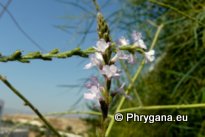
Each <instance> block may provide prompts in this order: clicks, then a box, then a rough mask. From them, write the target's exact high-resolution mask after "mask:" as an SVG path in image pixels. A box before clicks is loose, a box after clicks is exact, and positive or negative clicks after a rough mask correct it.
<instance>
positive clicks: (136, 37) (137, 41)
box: [132, 31, 147, 49]
mask: <svg viewBox="0 0 205 137" xmlns="http://www.w3.org/2000/svg"><path fill="white" fill-rule="evenodd" d="M132 39H133V41H134V45H135V46H136V47H139V48H142V49H147V46H146V45H145V43H144V41H143V40H142V34H141V33H139V32H136V31H133V33H132Z"/></svg>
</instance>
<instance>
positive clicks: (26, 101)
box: [0, 75, 61, 137]
mask: <svg viewBox="0 0 205 137" xmlns="http://www.w3.org/2000/svg"><path fill="white" fill-rule="evenodd" d="M0 80H1V81H2V82H3V83H4V84H5V85H6V86H7V87H8V88H9V89H10V90H11V91H12V92H13V93H14V94H16V95H17V96H18V97H19V98H20V99H21V100H22V101H23V102H24V104H25V105H26V106H28V107H30V108H31V109H32V110H33V112H34V113H35V114H36V115H37V116H38V117H39V118H40V119H41V120H42V121H43V122H44V124H45V125H46V126H47V127H48V128H49V129H50V130H51V131H52V132H53V133H54V134H55V135H56V136H57V137H61V135H60V134H59V133H58V131H57V130H56V129H55V128H54V127H53V126H52V125H51V124H50V123H49V122H48V121H47V120H46V119H45V118H44V116H43V115H42V114H41V113H40V112H39V111H38V109H37V108H35V107H34V105H33V104H31V102H30V101H29V100H28V99H26V98H25V97H24V96H23V95H22V94H21V93H20V92H19V91H18V90H17V89H15V88H14V87H13V86H12V85H11V84H10V82H9V81H8V80H7V79H6V78H5V77H3V76H1V75H0Z"/></svg>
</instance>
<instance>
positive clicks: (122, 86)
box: [115, 83, 132, 100]
mask: <svg viewBox="0 0 205 137" xmlns="http://www.w3.org/2000/svg"><path fill="white" fill-rule="evenodd" d="M124 87H125V83H123V84H122V85H121V86H120V87H119V88H118V89H116V90H115V92H116V94H121V95H123V96H124V97H125V98H127V99H129V100H131V99H132V97H131V96H129V95H127V94H126V93H125V90H124Z"/></svg>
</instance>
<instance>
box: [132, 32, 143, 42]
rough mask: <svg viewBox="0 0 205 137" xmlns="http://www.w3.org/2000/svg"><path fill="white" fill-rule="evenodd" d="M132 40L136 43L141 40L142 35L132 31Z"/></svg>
mask: <svg viewBox="0 0 205 137" xmlns="http://www.w3.org/2000/svg"><path fill="white" fill-rule="evenodd" d="M132 39H133V40H134V41H138V40H140V39H142V34H141V33H139V32H136V31H133V32H132Z"/></svg>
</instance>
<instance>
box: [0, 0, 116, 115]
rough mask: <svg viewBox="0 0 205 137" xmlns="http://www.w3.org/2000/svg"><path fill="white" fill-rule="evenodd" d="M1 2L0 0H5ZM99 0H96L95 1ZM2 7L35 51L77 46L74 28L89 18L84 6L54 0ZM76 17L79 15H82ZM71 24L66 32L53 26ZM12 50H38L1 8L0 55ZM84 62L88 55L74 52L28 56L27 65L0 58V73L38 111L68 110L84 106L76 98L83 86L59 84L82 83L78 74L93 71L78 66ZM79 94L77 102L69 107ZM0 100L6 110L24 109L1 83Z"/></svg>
mask: <svg viewBox="0 0 205 137" xmlns="http://www.w3.org/2000/svg"><path fill="white" fill-rule="evenodd" d="M65 1H66V0H65ZM67 1H68V2H73V1H71V0H67ZM84 1H86V2H87V3H86V2H85V3H83V2H82V5H83V6H84V7H86V10H88V11H91V12H92V13H94V14H95V10H94V9H93V8H94V7H93V6H92V4H91V3H90V2H88V0H84ZM1 2H2V4H5V3H6V2H7V0H3V1H1ZM105 2H106V1H100V5H103V4H104V3H105ZM115 8H117V5H116V4H111V6H110V7H109V8H105V10H104V11H103V12H104V13H105V15H106V14H108V13H109V12H110V11H111V10H114V9H115ZM8 10H9V11H10V13H11V14H12V16H13V17H14V18H15V20H16V21H17V23H18V25H20V27H21V28H22V29H23V31H25V32H26V33H27V34H28V35H29V36H30V37H31V38H32V39H33V40H34V41H35V42H36V43H38V44H39V45H40V46H41V47H42V48H43V49H44V50H43V51H42V50H41V51H42V52H43V53H46V52H48V51H50V50H52V49H54V48H58V49H60V50H61V51H66V50H70V49H73V48H75V47H76V46H79V42H80V40H81V38H82V36H79V34H78V33H80V32H81V30H83V29H85V27H86V25H87V24H86V21H85V20H87V22H89V20H88V19H86V16H85V11H84V10H82V9H81V8H77V7H75V6H73V5H69V4H65V3H62V2H60V1H58V0H21V1H14V0H13V1H12V2H11V4H10V5H9V7H8ZM1 11H2V7H1V8H0V12H1ZM79 17H80V18H82V17H85V18H84V20H82V19H80V18H79ZM76 20H77V21H76ZM83 21H85V23H84V22H83ZM76 24H77V26H78V27H77V28H74V29H73V28H69V29H68V31H62V30H60V29H58V28H57V27H56V26H59V25H60V26H62V25H67V27H69V26H76ZM95 28H96V24H94V25H93V26H92V29H93V30H95ZM77 32H78V33H77ZM96 40H97V34H95V33H91V34H90V35H89V36H88V37H87V38H86V39H85V41H84V42H83V43H81V45H80V46H81V48H83V49H85V48H87V47H89V46H94V45H95V43H96ZM16 50H22V51H23V53H25V54H26V53H28V52H31V51H40V49H39V48H38V47H37V46H35V45H34V44H33V43H32V42H31V41H30V40H29V39H28V38H26V36H25V35H23V34H22V32H21V31H20V30H19V28H18V27H17V26H16V24H15V23H14V21H13V20H12V18H11V17H10V16H9V14H8V13H7V12H5V13H4V14H3V16H1V18H0V52H1V53H2V54H3V55H9V54H11V53H13V52H14V51H16ZM86 63H88V60H87V59H81V58H80V57H73V58H69V59H54V60H53V61H48V62H46V61H41V60H33V61H31V63H29V64H23V63H19V62H8V63H0V74H1V75H3V76H6V77H7V79H8V80H9V81H10V82H11V83H12V85H13V86H14V87H16V89H18V90H19V91H20V92H21V93H22V94H23V95H24V96H25V97H26V98H28V99H29V100H30V101H31V102H32V103H33V104H34V105H35V106H36V107H37V108H38V109H39V110H40V111H41V112H43V113H50V112H64V111H67V110H69V109H73V110H82V111H84V110H86V104H87V103H88V101H87V100H84V99H82V96H83V93H85V92H87V90H86V89H83V90H81V91H79V88H78V89H77V88H72V89H70V88H66V87H61V86H60V85H79V86H82V85H83V83H84V79H86V78H89V77H90V76H91V75H94V74H95V71H93V70H84V69H83V67H84V65H85V64H86ZM80 98H81V100H80V103H78V104H77V105H75V106H74V107H73V105H74V104H75V103H76V101H78V100H79V99H80ZM0 99H3V100H4V102H5V108H6V109H14V110H19V112H27V111H30V109H29V108H27V107H25V106H24V105H23V102H22V101H21V100H20V99H19V98H18V97H17V96H15V95H14V94H13V93H12V92H11V91H10V90H9V89H8V88H7V87H6V86H5V85H4V84H2V83H1V82H0Z"/></svg>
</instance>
